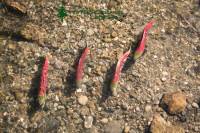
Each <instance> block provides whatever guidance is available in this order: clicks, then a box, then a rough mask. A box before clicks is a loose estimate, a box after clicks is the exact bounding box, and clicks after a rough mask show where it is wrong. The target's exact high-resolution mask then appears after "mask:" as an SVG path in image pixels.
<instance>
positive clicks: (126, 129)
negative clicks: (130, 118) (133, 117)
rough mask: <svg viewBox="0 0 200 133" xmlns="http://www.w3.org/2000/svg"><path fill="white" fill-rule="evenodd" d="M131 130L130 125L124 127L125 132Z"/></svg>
mask: <svg viewBox="0 0 200 133" xmlns="http://www.w3.org/2000/svg"><path fill="white" fill-rule="evenodd" d="M129 131H130V126H127V125H126V126H125V127H124V133H129Z"/></svg>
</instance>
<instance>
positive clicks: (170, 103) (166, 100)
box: [161, 91, 187, 114]
mask: <svg viewBox="0 0 200 133" xmlns="http://www.w3.org/2000/svg"><path fill="white" fill-rule="evenodd" d="M162 103H163V104H165V105H167V111H168V112H169V113H170V114H176V113H180V112H183V111H184V110H185V107H186V105H187V102H186V96H185V94H184V93H182V92H180V91H176V92H172V93H168V94H164V96H163V98H162ZM162 103H161V104H162Z"/></svg>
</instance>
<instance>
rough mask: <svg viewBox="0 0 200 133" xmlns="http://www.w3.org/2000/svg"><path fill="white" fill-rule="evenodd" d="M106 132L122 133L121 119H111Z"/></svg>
mask: <svg viewBox="0 0 200 133" xmlns="http://www.w3.org/2000/svg"><path fill="white" fill-rule="evenodd" d="M105 133H122V128H121V124H120V122H119V121H111V122H109V123H108V125H106V127H105Z"/></svg>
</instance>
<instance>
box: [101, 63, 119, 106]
mask: <svg viewBox="0 0 200 133" xmlns="http://www.w3.org/2000/svg"><path fill="white" fill-rule="evenodd" d="M115 67H116V64H113V65H112V66H111V67H110V68H109V69H108V70H107V72H106V75H105V80H104V82H103V88H102V97H101V100H100V103H103V102H105V101H106V100H107V99H108V98H109V96H111V95H112V92H111V89H110V84H111V82H112V77H113V76H114V73H115Z"/></svg>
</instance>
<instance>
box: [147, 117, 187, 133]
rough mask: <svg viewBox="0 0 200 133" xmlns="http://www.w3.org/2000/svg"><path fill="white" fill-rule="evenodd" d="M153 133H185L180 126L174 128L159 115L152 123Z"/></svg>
mask: <svg viewBox="0 0 200 133" xmlns="http://www.w3.org/2000/svg"><path fill="white" fill-rule="evenodd" d="M150 132H151V133H185V131H184V129H183V128H182V127H179V126H173V125H171V123H169V122H166V121H165V120H164V119H163V118H162V117H161V116H160V115H159V114H156V115H155V116H154V118H153V120H152V122H151V126H150Z"/></svg>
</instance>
